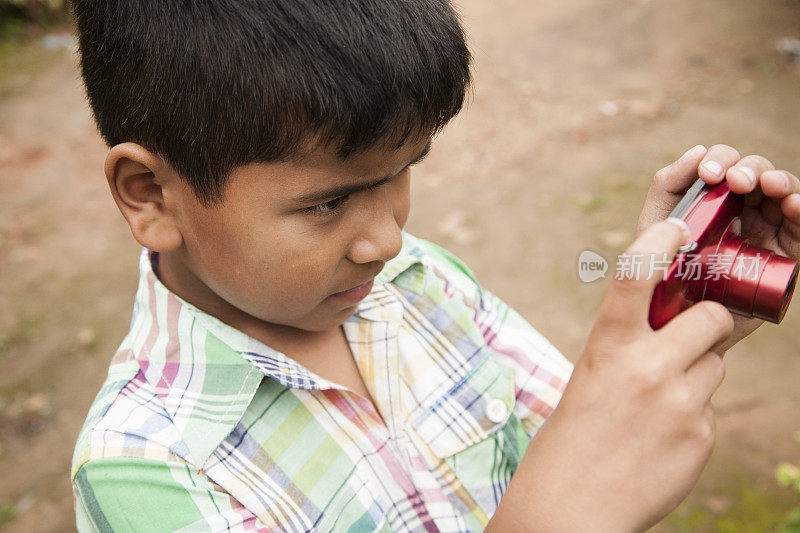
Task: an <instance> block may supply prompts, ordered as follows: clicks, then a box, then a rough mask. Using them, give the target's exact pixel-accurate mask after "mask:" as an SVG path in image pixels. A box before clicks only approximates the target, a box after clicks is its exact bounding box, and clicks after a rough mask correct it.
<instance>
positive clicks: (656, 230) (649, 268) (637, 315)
mask: <svg viewBox="0 0 800 533" xmlns="http://www.w3.org/2000/svg"><path fill="white" fill-rule="evenodd" d="M688 238H689V229H688V228H687V227H686V224H685V223H684V222H683V221H682V220H678V219H674V218H669V219H667V220H663V221H661V222H658V223H656V224H653V225H652V226H650V227H649V228H647V229H646V230H645V231H644V232H643V233H642V234H641V235H639V237H637V238H636V240H635V241H634V242H633V243H632V244H631V245H630V246H629V247H628V248H627V249H626V250H625V252H624V253H622V254H620V256H619V260H618V262H617V265H616V270H615V274H614V278H613V279H612V280H611V284H610V285H609V288H608V292H607V293H606V296H605V298H604V299H603V303H602V304H601V306H600V314H599V315H598V322H600V323H601V324H602V325H604V326H607V327H608V326H610V327H615V328H620V331H621V332H625V333H628V332H637V331H651V329H650V326H649V324H648V321H647V317H648V314H649V308H650V300H651V298H652V296H653V289H654V288H655V286H656V285H657V284H658V282H659V281H661V279H662V277H663V275H662V273H661V271H660V270H658V269H656V268H653V267H654V264H663V263H662V262H663V261H671V260H672V259H673V258H674V257H675V254H676V253H677V251H678V248H679V247H680V246H681V245H682V244H684V243H685V242H686V241H687V240H688ZM656 261H657V262H658V263H655V262H656Z"/></svg>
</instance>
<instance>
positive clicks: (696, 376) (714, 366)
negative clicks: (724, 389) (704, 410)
mask: <svg viewBox="0 0 800 533" xmlns="http://www.w3.org/2000/svg"><path fill="white" fill-rule="evenodd" d="M686 379H688V380H689V386H690V388H691V390H692V391H694V392H696V397H697V398H699V399H700V400H702V401H703V402H708V401H709V400H710V399H711V397H712V396H713V395H714V393H715V392H716V391H717V389H718V388H719V386H720V385H721V384H722V380H723V379H725V363H724V362H723V361H722V358H721V357H720V356H719V355H717V354H715V353H714V352H705V353H704V354H702V355H701V356H700V357H698V358H697V360H696V361H695V362H694V363H692V365H691V366H690V367H689V368H687V369H686Z"/></svg>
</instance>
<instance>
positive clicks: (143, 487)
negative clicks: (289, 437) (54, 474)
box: [72, 457, 268, 533]
mask: <svg viewBox="0 0 800 533" xmlns="http://www.w3.org/2000/svg"><path fill="white" fill-rule="evenodd" d="M72 488H73V494H74V498H75V502H74V503H75V519H76V525H77V528H78V531H79V532H81V533H83V532H106V531H113V532H125V531H131V532H139V531H148V532H160V531H231V532H237V531H241V532H243V531H268V529H267V528H266V527H265V526H264V524H263V523H262V522H260V521H259V520H258V518H257V517H256V516H255V515H253V514H252V513H251V512H250V511H248V510H247V509H246V508H245V507H244V506H242V505H241V504H240V503H239V502H238V501H237V500H236V499H235V498H233V497H232V496H230V495H229V494H227V493H226V492H225V491H224V490H223V489H222V488H221V487H219V486H218V485H216V484H214V483H213V482H212V481H211V480H210V479H208V477H207V476H206V475H205V474H203V473H202V472H197V471H195V470H193V469H192V467H190V466H189V465H187V464H185V463H179V462H162V461H155V460H150V459H140V458H133V457H109V458H103V459H95V460H92V461H89V462H87V463H85V464H84V465H83V466H81V468H80V469H79V470H78V471H77V473H76V475H75V477H74V478H73V483H72Z"/></svg>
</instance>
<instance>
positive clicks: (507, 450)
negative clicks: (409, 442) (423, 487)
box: [412, 349, 527, 530]
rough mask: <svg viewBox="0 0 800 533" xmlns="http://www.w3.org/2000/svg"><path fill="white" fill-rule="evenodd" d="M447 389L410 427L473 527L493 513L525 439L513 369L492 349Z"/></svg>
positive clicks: (482, 523) (517, 460)
mask: <svg viewBox="0 0 800 533" xmlns="http://www.w3.org/2000/svg"><path fill="white" fill-rule="evenodd" d="M485 353H486V357H485V358H483V360H482V361H481V362H480V363H479V364H478V365H476V366H475V367H474V368H473V369H472V371H471V372H469V373H468V374H467V375H466V376H465V378H464V379H463V380H461V381H460V382H458V383H456V384H455V385H454V386H453V387H452V388H451V389H450V390H449V391H448V392H447V393H446V394H444V395H443V396H442V397H441V398H439V399H438V400H437V401H436V402H434V403H433V404H432V405H430V407H429V408H428V409H427V410H425V411H424V412H422V413H421V414H419V415H418V416H417V417H416V418H415V419H414V420H413V421H412V426H413V428H414V430H415V432H416V434H417V436H418V437H419V438H420V439H421V440H422V441H423V442H424V443H425V444H426V445H427V447H428V449H429V450H430V453H431V454H432V455H434V456H435V459H434V458H430V459H432V460H433V462H434V463H436V464H435V465H431V466H434V467H435V469H437V470H439V471H443V473H444V479H449V480H450V486H451V489H452V490H451V491H450V493H451V495H450V497H451V499H453V500H454V501H453V503H454V504H455V506H456V507H458V508H461V509H462V510H464V511H465V513H464V514H465V519H466V520H467V522H468V523H470V525H471V529H474V530H481V529H483V527H485V525H486V524H485V523H486V521H488V517H490V516H491V515H492V514H494V511H495V510H496V508H497V505H498V503H499V501H500V498H501V497H502V495H503V493H504V492H505V490H506V488H507V486H508V483H509V481H510V480H511V476H512V475H513V473H514V472H515V471H516V469H517V466H518V465H519V461H520V459H521V455H522V453H523V452H524V450H525V446H526V444H527V438H526V435H525V432H524V430H523V428H522V424H521V423H520V421H519V419H518V418H517V416H516V415H515V414H514V405H515V388H514V384H515V372H514V369H513V368H510V367H507V366H504V365H501V364H499V363H497V362H496V361H495V360H494V359H493V358H492V357H491V355H490V354H491V351H490V350H489V349H485Z"/></svg>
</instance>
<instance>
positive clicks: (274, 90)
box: [72, 0, 471, 206]
mask: <svg viewBox="0 0 800 533" xmlns="http://www.w3.org/2000/svg"><path fill="white" fill-rule="evenodd" d="M72 4H73V5H72V8H73V13H74V15H75V18H76V21H77V28H78V34H79V35H78V38H79V43H80V60H81V71H82V75H83V80H84V83H85V85H86V92H87V95H88V98H89V103H90V105H91V108H92V111H93V113H94V118H95V121H96V122H97V127H98V130H99V131H100V134H101V135H102V136H103V139H104V140H105V141H106V143H107V144H108V145H109V146H113V145H116V144H119V143H122V142H136V143H138V144H141V145H142V146H144V147H145V148H147V149H148V150H150V151H152V152H154V153H156V154H158V155H159V156H161V157H162V158H163V159H164V160H165V161H167V162H168V163H169V164H171V165H172V166H173V168H175V169H176V170H177V171H178V172H179V173H180V174H181V176H182V177H183V179H185V180H186V181H187V182H188V184H189V185H190V186H191V187H192V189H193V190H194V192H195V195H196V196H197V198H198V199H199V200H200V201H202V202H203V204H204V205H206V206H209V205H211V204H213V203H215V202H217V201H220V200H222V197H223V196H222V193H223V188H224V184H225V180H226V177H227V175H228V174H229V173H230V171H231V170H232V169H233V168H235V167H236V166H239V165H243V164H247V163H251V162H270V161H281V160H289V159H291V158H293V157H298V156H299V155H300V154H301V151H302V149H303V146H304V143H307V142H308V141H309V140H311V139H314V142H315V146H324V147H328V148H331V149H334V150H336V153H337V154H338V156H339V157H340V158H341V159H346V158H348V157H349V156H350V155H351V154H354V153H357V152H359V151H361V150H365V149H369V148H373V147H376V146H379V145H384V144H385V143H387V142H391V144H393V145H394V147H395V148H397V147H399V146H401V145H402V144H403V143H404V142H405V141H406V140H408V139H412V138H415V136H419V135H432V134H435V133H436V132H438V131H439V130H440V129H441V128H442V127H444V125H445V124H446V123H447V122H448V121H449V120H450V119H451V118H453V117H454V116H455V115H456V114H457V113H458V112H459V111H460V110H461V107H462V105H463V102H464V99H465V94H466V91H467V89H468V87H469V84H470V71H469V64H470V61H471V57H470V53H469V50H468V49H467V46H466V43H465V38H464V33H463V30H462V28H461V25H460V22H459V20H458V16H457V14H456V12H455V11H454V9H453V7H452V6H451V5H450V2H449V0H73V2H72ZM390 139H391V141H389V140H390Z"/></svg>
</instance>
